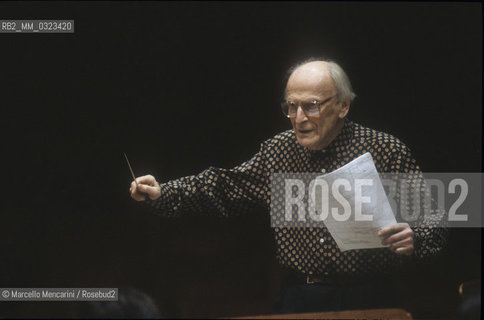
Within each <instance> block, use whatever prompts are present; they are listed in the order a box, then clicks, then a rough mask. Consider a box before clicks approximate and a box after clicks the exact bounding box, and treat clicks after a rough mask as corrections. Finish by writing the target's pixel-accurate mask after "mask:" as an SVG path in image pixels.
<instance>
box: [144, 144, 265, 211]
mask: <svg viewBox="0 0 484 320" xmlns="http://www.w3.org/2000/svg"><path fill="white" fill-rule="evenodd" d="M264 145H265V144H264V143H263V144H262V146H261V150H260V151H259V152H258V153H256V154H255V155H254V156H253V157H252V159H250V160H249V161H246V162H244V163H243V164H241V165H239V166H237V167H235V168H233V169H222V168H216V167H209V168H208V169H206V170H204V171H203V172H201V173H200V174H198V175H193V176H187V177H183V178H180V179H176V180H171V181H169V182H166V183H162V184H160V188H161V197H159V198H158V199H156V200H154V201H152V200H149V199H148V200H146V203H147V204H148V205H150V206H151V207H153V208H154V209H155V211H156V213H158V214H160V215H163V216H168V217H171V216H173V217H174V216H179V215H180V213H182V212H196V213H201V214H208V215H218V216H232V215H239V214H243V213H245V212H249V211H251V210H253V209H255V208H256V207H261V206H263V207H268V205H269V200H268V199H269V197H270V196H269V190H268V188H269V187H268V186H269V183H268V181H269V178H268V174H267V172H266V168H265V164H264V162H265V161H264V156H263V148H264Z"/></svg>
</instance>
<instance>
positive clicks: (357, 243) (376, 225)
mask: <svg viewBox="0 0 484 320" xmlns="http://www.w3.org/2000/svg"><path fill="white" fill-rule="evenodd" d="M316 179H323V180H325V181H326V182H327V184H328V186H329V190H330V191H329V192H328V193H327V199H326V197H325V198H320V199H319V200H320V201H327V204H328V207H326V213H327V218H326V219H324V224H325V225H326V227H327V228H328V230H329V232H330V233H331V236H332V237H333V238H334V240H335V241H336V243H337V244H338V247H339V248H340V250H341V251H346V250H352V249H369V248H382V247H387V246H384V245H382V244H381V239H380V237H378V230H380V229H381V228H383V227H386V226H389V225H392V224H395V223H396V220H395V216H394V214H393V211H392V208H391V206H390V203H389V202H388V198H387V196H386V194H385V190H384V189H383V185H382V183H381V181H380V177H379V175H378V172H377V170H376V167H375V164H374V163H373V158H372V157H371V154H370V153H368V152H367V153H365V154H363V155H362V156H360V157H358V158H356V159H354V160H353V161H351V162H349V163H348V164H346V165H344V166H343V167H341V168H339V169H337V170H335V171H333V172H331V173H328V174H325V175H322V176H318V177H317V178H316ZM337 179H346V180H347V181H348V182H349V184H350V186H351V188H350V190H345V188H344V186H340V187H339V188H338V190H339V193H340V194H341V195H342V196H343V198H344V199H346V200H347V201H348V203H349V206H350V207H351V217H350V218H349V219H346V220H345V221H337V219H335V217H334V215H333V214H332V211H331V210H335V209H331V208H338V209H337V210H339V211H337V212H338V213H341V215H342V214H343V213H344V212H345V211H344V206H343V205H342V204H341V200H340V201H338V200H337V199H336V198H335V194H333V192H331V186H332V185H333V183H334V182H335V181H336V180H337ZM361 179H369V180H361ZM358 181H359V182H358ZM362 182H366V183H367V184H370V183H371V184H372V185H365V184H363V185H362V187H361V188H360V190H362V191H361V192H360V195H362V196H364V197H366V198H361V197H358V196H357V195H358V193H357V187H356V185H357V184H359V183H360V184H361V183H362ZM339 183H341V180H339ZM336 196H338V195H337V194H336ZM355 199H356V200H357V201H358V203H359V204H358V203H356V202H355ZM358 199H360V200H358ZM361 200H363V201H361ZM365 200H366V201H369V203H367V202H365ZM316 201H318V200H316ZM320 204H321V205H325V206H326V204H322V203H320ZM356 207H360V208H361V211H360V212H361V215H371V219H372V221H362V220H364V219H362V218H361V216H360V215H358V214H357V213H356ZM347 208H348V206H347ZM317 209H318V204H317V203H316V210H317ZM317 211H318V210H317ZM322 211H323V209H321V212H322ZM355 216H356V217H357V218H358V219H355ZM336 217H337V218H338V217H340V216H338V215H336ZM366 219H369V217H368V216H366Z"/></svg>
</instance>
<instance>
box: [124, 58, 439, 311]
mask: <svg viewBox="0 0 484 320" xmlns="http://www.w3.org/2000/svg"><path fill="white" fill-rule="evenodd" d="M354 97H355V94H354V93H353V90H352V88H351V84H350V81H349V80H348V77H347V76H346V74H345V72H344V71H343V70H342V69H341V67H340V66H339V65H337V64H336V63H334V62H332V61H322V60H315V61H307V62H304V63H302V64H300V65H297V66H296V67H294V68H292V69H291V70H290V76H289V78H288V81H287V85H286V91H285V101H284V102H283V103H282V110H283V112H284V114H285V115H286V116H287V117H288V118H289V119H290V121H291V124H292V127H293V130H288V131H285V132H282V133H280V134H278V135H276V136H275V137H274V138H272V139H269V140H267V141H265V142H264V143H262V145H261V149H260V151H259V152H258V153H257V154H255V155H254V157H253V158H252V159H250V160H249V161H247V162H245V163H243V164H241V165H240V166H238V167H235V168H233V169H220V168H214V167H210V168H209V169H207V170H205V171H203V172H202V173H200V174H199V175H196V176H189V177H183V178H180V179H177V180H173V181H169V182H167V183H162V184H159V183H158V182H157V181H156V179H155V178H154V177H152V176H150V175H148V176H142V177H139V178H137V179H136V180H137V182H138V186H136V184H135V183H134V182H133V183H132V184H131V188H130V192H131V197H132V198H133V199H135V200H137V201H146V202H147V203H148V204H149V205H151V206H153V207H154V208H156V209H157V210H159V212H160V213H161V214H163V215H165V216H172V215H177V214H178V213H180V212H183V211H197V212H216V213H218V214H219V215H221V216H230V215H234V214H238V213H243V212H247V211H250V210H251V209H252V208H254V206H264V207H266V208H268V207H269V206H270V187H271V186H270V176H271V174H272V173H292V172H294V173H302V172H331V171H334V170H336V169H338V168H339V167H341V166H343V165H345V164H346V163H348V162H350V161H351V160H353V159H355V158H356V157H358V156H360V155H362V154H364V153H366V152H369V153H371V155H372V157H373V160H374V163H375V166H376V168H377V170H378V171H379V172H393V173H415V172H417V173H418V172H420V169H419V168H418V166H417V165H416V163H415V160H414V159H413V158H412V156H411V154H410V151H409V149H408V148H407V147H406V146H405V145H404V144H403V143H402V142H401V141H399V140H398V139H396V138H395V137H392V136H391V135H389V134H386V133H382V132H378V131H375V130H372V129H369V128H365V127H363V126H361V125H359V124H356V123H354V122H352V121H350V120H348V119H347V117H346V116H347V114H348V111H349V109H350V104H351V102H352V100H353V99H354ZM378 235H379V236H380V237H381V238H382V243H383V244H386V245H389V248H380V249H366V250H349V251H344V252H341V251H340V250H339V248H338V246H337V245H336V242H335V241H334V239H333V238H332V236H331V235H330V234H329V232H328V230H327V229H326V228H325V227H319V228H277V227H276V228H274V236H275V240H276V244H277V257H278V260H279V261H280V263H281V264H282V266H283V267H284V268H286V269H287V270H289V271H288V277H287V279H286V281H285V285H284V290H283V291H282V292H281V294H280V296H279V298H278V301H277V303H276V310H275V311H276V312H281V313H290V312H308V311H322V310H338V309H355V308H372V307H384V306H390V305H391V304H392V303H393V300H392V298H393V295H392V291H390V290H391V286H390V285H389V281H388V279H387V278H386V277H385V275H388V274H390V270H392V268H393V267H395V266H398V265H400V264H402V263H403V262H404V261H405V260H411V259H412V257H415V258H424V257H427V256H432V255H434V254H436V253H438V252H439V251H440V250H441V249H442V246H443V243H444V241H445V235H444V232H443V231H442V230H440V231H439V230H436V229H434V230H429V229H428V228H425V227H424V226H423V227H414V228H411V227H410V226H409V225H408V224H407V223H397V224H395V225H392V226H389V227H386V228H383V229H381V230H380V231H379V233H378Z"/></svg>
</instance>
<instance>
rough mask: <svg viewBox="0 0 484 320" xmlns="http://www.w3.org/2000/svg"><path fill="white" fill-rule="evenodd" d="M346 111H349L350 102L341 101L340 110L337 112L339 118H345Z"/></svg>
mask: <svg viewBox="0 0 484 320" xmlns="http://www.w3.org/2000/svg"><path fill="white" fill-rule="evenodd" d="M348 111H350V102H349V101H342V102H341V104H340V110H339V115H338V116H339V118H340V119H343V118H344V117H346V115H347V114H348Z"/></svg>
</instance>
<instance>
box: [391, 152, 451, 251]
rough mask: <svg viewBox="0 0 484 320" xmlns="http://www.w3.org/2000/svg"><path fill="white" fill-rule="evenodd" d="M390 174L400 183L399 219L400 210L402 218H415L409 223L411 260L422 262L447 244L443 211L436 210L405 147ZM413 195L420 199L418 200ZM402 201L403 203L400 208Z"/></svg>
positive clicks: (418, 169) (441, 209) (396, 157)
mask: <svg viewBox="0 0 484 320" xmlns="http://www.w3.org/2000/svg"><path fill="white" fill-rule="evenodd" d="M390 172H391V173H392V174H394V177H395V178H396V179H397V180H399V181H398V185H399V187H397V194H398V195H399V196H398V197H397V203H398V206H399V208H400V211H399V213H400V215H402V210H403V211H407V212H405V214H408V215H412V214H417V215H418V216H417V217H416V219H415V220H414V221H411V222H409V224H410V226H411V228H412V230H413V231H414V256H415V257H416V258H418V259H425V260H426V259H428V258H432V257H434V256H435V255H437V254H438V253H440V252H441V251H442V250H443V249H444V247H445V245H446V243H447V238H448V229H447V227H446V226H447V225H446V223H445V221H446V212H445V210H444V209H443V208H438V207H437V205H436V202H435V201H434V199H432V198H431V195H430V193H429V190H428V189H427V188H426V187H425V180H424V177H423V174H422V172H421V170H420V168H419V166H418V165H417V163H416V161H415V159H414V158H413V157H412V155H411V153H410V150H409V149H408V148H407V147H404V148H403V149H402V150H400V151H399V152H398V153H397V154H396V155H395V157H394V158H393V161H392V164H391V168H390ZM395 174H398V175H395ZM403 182H405V184H404V187H402V185H403ZM403 189H406V191H403ZM416 194H418V195H419V196H418V197H417V196H416ZM427 200H430V201H427ZM402 201H405V203H404V204H403V206H402ZM429 213H430V214H429ZM404 221H405V219H404Z"/></svg>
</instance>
